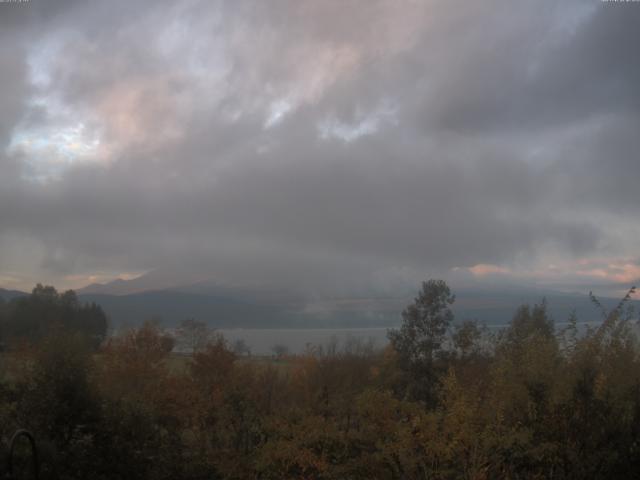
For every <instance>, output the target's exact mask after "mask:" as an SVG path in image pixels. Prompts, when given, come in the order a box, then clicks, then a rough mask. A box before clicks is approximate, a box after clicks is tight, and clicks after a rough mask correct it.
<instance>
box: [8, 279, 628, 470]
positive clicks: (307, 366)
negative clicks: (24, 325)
mask: <svg viewBox="0 0 640 480" xmlns="http://www.w3.org/2000/svg"><path fill="white" fill-rule="evenodd" d="M632 293H633V291H630V293H629V295H627V296H626V297H625V298H624V299H623V300H622V301H621V302H620V304H619V305H618V306H617V307H616V308H614V309H613V310H611V311H606V310H605V309H604V308H601V305H600V304H599V303H598V302H597V299H595V298H593V300H594V306H595V307H596V308H601V312H602V317H603V321H602V323H601V324H600V325H599V326H597V327H592V328H584V329H582V328H581V326H580V325H579V322H578V319H577V318H575V316H573V317H572V318H571V319H570V321H569V326H568V327H566V328H563V329H561V330H559V329H557V328H555V326H554V322H553V319H552V318H550V315H549V313H548V311H547V306H546V304H545V302H542V303H540V304H538V305H534V306H527V305H524V306H522V307H520V308H518V309H517V311H516V312H515V313H514V316H513V320H512V322H511V324H510V325H509V326H508V328H506V329H504V330H502V331H500V332H497V333H491V332H490V331H488V330H487V329H486V328H484V327H483V326H482V325H479V324H478V323H476V322H472V321H467V322H458V323H456V322H454V318H453V314H452V311H451V308H450V307H451V305H452V304H453V303H454V301H455V296H454V295H453V294H452V293H451V291H450V289H449V287H448V286H447V285H446V283H444V282H442V281H438V280H430V281H428V282H424V283H423V285H422V288H421V290H420V291H419V294H418V296H417V297H416V299H415V301H414V302H413V303H412V304H411V305H409V306H407V308H406V309H405V310H404V311H403V312H402V324H401V326H400V327H399V328H398V329H392V330H390V331H389V334H388V335H389V345H388V346H387V347H386V348H384V349H382V350H376V349H374V348H372V347H371V345H368V344H363V343H359V342H350V343H348V344H347V345H344V346H343V347H342V348H335V346H334V347H331V348H325V347H323V346H316V347H310V348H309V349H308V351H307V352H305V353H304V354H299V355H286V356H284V357H283V358H281V359H280V360H279V361H277V362H270V361H258V360H257V359H255V358H248V357H245V356H238V355H237V354H236V353H234V351H233V349H232V348H231V347H230V346H229V345H227V343H226V342H225V340H224V338H222V337H221V336H219V335H212V336H210V337H209V338H208V340H207V342H206V343H205V344H200V343H197V342H196V341H195V340H194V343H193V345H194V353H193V354H192V355H190V356H188V357H185V356H182V357H179V358H177V357H176V356H175V355H172V354H171V348H172V345H173V343H172V341H171V339H170V338H169V337H168V335H167V334H166V333H165V332H164V331H163V330H162V329H161V328H160V327H159V326H157V325H154V324H152V323H146V324H145V325H143V326H141V327H139V328H135V329H130V330H128V331H126V332H122V333H121V334H119V335H117V336H112V337H108V338H106V339H105V341H104V342H103V343H102V344H101V345H100V346H99V347H96V345H95V344H92V343H91V342H89V343H88V342H87V341H86V338H87V337H86V335H82V334H78V333H74V332H73V331H72V330H70V329H65V330H63V329H59V330H55V331H54V332H53V333H52V334H50V335H47V336H45V337H42V338H40V339H39V340H38V341H37V342H33V343H32V344H25V343H21V344H20V345H19V346H16V347H15V348H12V349H10V351H8V352H6V353H5V354H3V372H2V374H3V375H2V382H1V383H0V431H2V432H8V431H10V430H11V429H12V428H15V427H17V426H23V427H27V428H29V429H31V430H32V431H33V432H34V433H35V435H36V438H37V439H38V442H39V445H40V449H41V450H42V455H41V456H42V472H43V475H44V476H45V477H47V478H59V479H76V478H78V479H79V478H83V479H86V478H92V479H176V478H180V479H193V480H196V479H203V480H204V479H216V478H218V479H335V480H338V479H399V480H400V479H425V478H429V479H469V480H471V479H475V480H480V479H494V478H505V479H525V478H526V479H542V478H544V479H587V478H588V479H598V478H602V479H605V478H607V479H610V478H621V479H623V478H634V476H635V475H636V472H638V471H640V348H639V345H638V339H637V336H636V333H635V317H634V313H633V312H632V311H630V310H629V309H628V308H627V306H628V303H629V302H628V300H629V298H630V296H631V294H632ZM54 303H55V302H54ZM193 327H194V325H189V324H188V323H187V324H186V325H185V328H193ZM196 337H198V335H195V334H194V336H193V338H196Z"/></svg>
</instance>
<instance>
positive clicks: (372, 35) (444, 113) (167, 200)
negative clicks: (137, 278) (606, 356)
mask: <svg viewBox="0 0 640 480" xmlns="http://www.w3.org/2000/svg"><path fill="white" fill-rule="evenodd" d="M32 3H33V5H32V6H31V8H32V9H33V11H31V12H30V13H29V14H28V15H26V14H24V13H23V12H20V15H18V14H13V15H14V16H15V18H13V19H11V20H8V19H9V18H11V17H5V18H4V20H3V22H4V24H5V25H8V27H7V29H6V30H5V31H4V32H3V33H2V34H1V35H2V38H3V39H4V42H3V46H6V45H11V48H10V49H8V48H3V49H2V50H0V62H2V66H3V67H4V68H3V69H2V72H3V73H2V75H3V84H4V80H5V79H6V80H7V85H9V87H8V88H6V89H3V91H2V92H0V105H1V106H2V107H3V108H2V110H1V111H0V139H2V142H3V149H2V151H3V153H2V155H3V156H2V157H1V158H2V159H1V160H0V162H1V163H2V165H3V168H4V172H3V175H2V178H0V248H3V249H4V250H0V269H2V268H4V269H5V270H12V271H16V269H17V267H16V261H14V260H12V258H13V257H15V252H17V251H18V252H20V251H21V247H20V242H21V241H22V240H24V239H28V241H27V240H25V241H24V243H22V245H23V249H22V250H24V249H30V251H31V253H32V254H31V255H30V257H31V259H32V263H31V264H30V265H29V266H28V267H25V270H24V271H23V272H22V274H23V275H24V278H25V279H28V280H31V279H32V278H37V276H38V275H41V276H45V277H46V276H47V275H49V276H50V277H52V278H55V277H59V278H62V277H65V276H69V277H71V276H74V275H75V276H76V277H82V276H83V275H84V276H89V275H90V274H92V272H97V271H111V272H114V273H116V272H131V271H144V270H150V269H154V268H158V269H162V268H169V267H171V268H175V267H176V265H180V266H181V268H182V269H183V270H192V271H193V272H194V273H196V272H197V273H198V275H202V274H207V273H208V274H210V275H211V276H212V277H215V278H218V279H220V280H221V281H229V282H234V283H263V284H264V283H272V284H274V285H280V286H284V287H297V288H308V289H329V290H331V289H337V288H352V287H354V286H362V287H365V286H367V285H369V284H371V283H372V282H381V283H383V284H384V283H385V282H386V281H387V280H389V283H393V280H394V278H393V277H394V276H396V277H398V276H400V277H402V276H403V275H405V274H406V275H409V276H411V275H413V274H414V273H415V274H417V275H419V276H420V275H426V274H431V273H432V272H437V273H443V272H444V273H446V272H447V271H449V270H450V269H452V268H453V267H470V266H473V265H477V264H497V265H506V266H508V267H510V268H512V269H513V270H514V271H516V270H517V268H519V267H522V268H526V269H529V270H537V269H538V267H539V266H540V265H542V264H544V263H548V261H549V258H551V257H554V256H555V257H557V256H558V255H562V256H564V257H566V258H567V259H569V260H570V259H575V260H576V261H577V260H579V259H581V258H585V257H589V256H603V255H612V254H613V252H615V251H616V248H618V252H619V253H618V255H619V256H626V255H629V254H630V252H629V251H627V250H625V249H629V242H628V239H626V238H621V236H622V235H623V234H625V235H626V234H628V233H629V231H633V229H635V228H637V225H638V223H637V220H638V219H637V214H636V213H635V211H634V209H633V208H632V205H634V203H635V204H637V199H638V198H637V191H638V190H637V188H633V185H634V184H635V183H637V180H638V179H639V178H640V171H639V169H640V162H638V161H637V151H638V148H637V147H638V144H637V142H638V140H637V137H638V136H637V132H638V131H640V130H638V127H639V126H640V125H639V122H638V106H639V103H638V98H639V97H638V95H637V92H636V91H635V90H636V88H637V87H635V86H636V85H637V84H638V80H639V79H640V78H639V73H638V71H639V62H638V61H637V60H636V59H635V55H634V51H633V46H634V45H636V46H637V44H638V40H640V38H639V34H638V33H637V29H636V28H634V25H635V24H637V21H638V20H640V8H634V7H635V6H634V5H631V4H630V5H629V6H627V7H622V6H618V5H614V4H601V3H599V2H593V3H591V2H568V3H564V4H563V5H556V4H555V2H528V3H523V4H522V5H520V6H518V7H516V6H515V5H513V4H511V3H507V2H499V1H495V2H483V4H482V5H480V4H477V5H476V4H474V5H473V6H462V5H453V4H451V2H423V3H420V2H406V3H397V2H385V1H379V2H366V3H364V2H284V1H283V2H276V3H274V4H272V5H269V8H267V6H266V4H264V3H262V2H255V3H254V2H219V3H215V4H214V3H208V2H192V3H189V4H175V3H174V4H170V3H166V4H162V3H155V2H154V3H153V4H150V3H144V2H139V3H135V2H133V3H132V2H129V3H125V2H120V3H118V2H116V3H113V4H112V3H110V4H109V5H108V6H105V5H106V4H104V3H98V2H96V3H88V4H85V3H74V2H68V3H67V4H64V5H63V4H60V5H59V6H57V7H53V6H52V7H45V6H44V4H41V3H40V2H32ZM56 3H57V2H56ZM3 8H4V5H3ZM45 8H51V9H53V10H51V11H47V12H45V11H44V10H43V9H45ZM18 24H19V25H20V28H18V27H17V25H18ZM34 45H37V48H38V49H39V50H37V51H36V50H34V48H35V47H34ZM42 52H45V53H42ZM47 52H49V53H48V54H47ZM78 124H81V126H78ZM34 132H35V133H34ZM43 137H46V138H47V139H49V140H47V142H45V145H44V146H41V145H40V144H39V143H38V142H35V141H34V139H37V138H43ZM23 138H27V139H28V140H29V142H27V141H23V143H22V144H20V145H22V146H21V147H20V148H17V147H15V144H17V143H19V141H22V140H20V139H23ZM94 138H97V139H99V141H94V140H93V139H94ZM60 139H62V140H60ZM12 142H13V143H12ZM41 143H42V142H41ZM72 144H73V145H72ZM11 145H14V147H12V148H10V147H11ZM37 149H40V150H37ZM43 152H44V153H43ZM78 152H80V153H78ZM54 157H55V158H56V159H57V160H56V161H57V163H54V162H53V161H52V160H51V159H52V158H54ZM47 159H49V160H51V165H50V164H49V163H47V162H48V160H47ZM592 213H593V214H592ZM598 215H600V216H598ZM601 215H608V217H607V218H608V220H607V223H606V224H603V223H602V222H601ZM619 226H620V228H618V227H619ZM623 227H624V228H623ZM21 239H22V240H21ZM16 242H18V243H16ZM623 246H624V247H623ZM555 257H554V258H555ZM27 270H28V271H27ZM406 272H409V273H408V274H407V273H406ZM416 272H417V273H416ZM76 277H74V278H76ZM336 279H339V280H336ZM0 280H1V279H0ZM28 280H25V281H28ZM410 280H411V281H414V279H413V278H411V279H410Z"/></svg>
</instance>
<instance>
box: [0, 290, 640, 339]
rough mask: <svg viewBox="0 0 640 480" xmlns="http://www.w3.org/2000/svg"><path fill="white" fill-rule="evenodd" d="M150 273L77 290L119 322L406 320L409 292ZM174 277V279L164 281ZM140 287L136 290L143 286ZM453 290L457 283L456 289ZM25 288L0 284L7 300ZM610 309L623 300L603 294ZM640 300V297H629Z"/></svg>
mask: <svg viewBox="0 0 640 480" xmlns="http://www.w3.org/2000/svg"><path fill="white" fill-rule="evenodd" d="M152 283H154V282H149V279H148V278H147V279H144V278H138V279H133V280H116V281H114V282H109V283H107V284H104V285H97V284H94V285H89V286H87V287H85V288H82V289H79V290H77V293H78V296H79V298H80V300H81V301H83V302H95V303H97V304H99V305H101V306H102V308H103V309H104V310H105V312H106V313H107V315H108V316H109V318H110V320H111V323H112V325H113V326H114V327H115V328H118V327H120V326H124V325H131V326H133V325H139V324H141V323H142V322H144V321H145V320H148V319H151V318H155V319H161V320H162V323H163V324H164V325H165V326H174V325H177V324H178V323H179V322H180V321H181V320H183V319H185V318H195V319H197V320H201V321H204V322H206V323H208V324H210V325H211V326H212V327H216V328H341V327H344V328H357V327H393V326H397V325H399V324H400V322H401V312H402V310H403V309H404V307H405V306H406V305H408V304H409V303H411V301H412V300H413V297H412V296H409V295H407V296H396V297H381V296H376V295H375V294H372V295H370V296H366V295H363V296H359V297H351V298H349V297H346V298H314V299H309V298H303V297H301V296H300V295H295V294H289V293H287V292H279V291H272V290H268V289H262V290H261V289H259V288H240V287H228V286H227V287H225V286H221V285H219V284H218V283H215V282H211V281H202V282H196V283H190V284H185V285H177V284H176V283H175V282H173V283H174V286H172V287H170V288H159V289H154V288H152V289H146V290H145V289H143V287H144V286H145V285H149V284H152ZM167 283H169V282H167ZM138 289H139V290H138ZM454 291H455V288H454ZM22 295H26V293H24V292H20V291H15V290H3V289H0V297H2V298H3V299H4V300H5V301H8V300H10V299H12V298H15V297H19V296H22ZM456 295H457V296H456V302H455V304H454V306H453V310H454V313H455V317H456V320H457V321H462V320H466V319H476V320H479V321H480V322H484V323H486V324H488V325H504V324H507V323H508V322H509V321H510V320H511V318H512V317H513V314H514V312H515V310H516V309H517V307H518V306H520V305H522V304H534V303H540V302H541V301H542V299H543V297H544V298H546V300H547V303H548V306H549V311H550V313H551V315H552V316H553V318H554V319H555V321H556V322H557V323H558V324H562V323H563V322H565V321H566V320H567V319H568V318H569V316H570V315H571V313H572V312H575V313H576V315H577V316H578V320H579V321H581V322H587V321H588V322H593V321H598V320H601V318H602V316H601V312H599V311H598V310H597V309H596V308H595V306H594V305H593V304H592V302H591V301H590V299H589V297H588V296H587V295H582V294H570V293H558V292H552V291H551V292H549V291H542V290H526V289H520V290H518V289H513V288H512V289H504V290H501V289H495V290H493V289H492V290H486V289H484V290H480V289H477V290H473V289H462V290H458V291H456ZM600 301H601V303H602V304H603V306H604V307H605V308H607V309H611V308H614V307H615V305H616V304H617V302H618V301H619V300H618V299H612V298H604V297H603V298H600ZM631 303H632V304H633V305H635V306H636V307H638V306H640V302H638V301H633V302H631Z"/></svg>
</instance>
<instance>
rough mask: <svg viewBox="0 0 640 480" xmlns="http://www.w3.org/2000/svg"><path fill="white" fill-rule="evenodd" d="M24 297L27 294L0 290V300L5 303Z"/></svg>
mask: <svg viewBox="0 0 640 480" xmlns="http://www.w3.org/2000/svg"><path fill="white" fill-rule="evenodd" d="M25 295H28V294H27V293H25V292H21V291H19V290H7V289H5V288H0V298H2V299H3V300H4V301H6V302H8V301H9V300H12V299H14V298H17V297H24V296H25Z"/></svg>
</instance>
